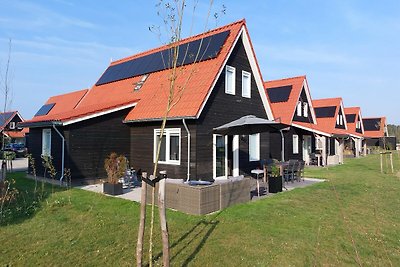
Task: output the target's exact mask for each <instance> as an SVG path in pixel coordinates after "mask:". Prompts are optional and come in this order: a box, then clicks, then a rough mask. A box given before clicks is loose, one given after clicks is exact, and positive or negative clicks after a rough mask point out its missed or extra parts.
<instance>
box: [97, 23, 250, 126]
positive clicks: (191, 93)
mask: <svg viewBox="0 0 400 267" xmlns="http://www.w3.org/2000/svg"><path fill="white" fill-rule="evenodd" d="M243 26H245V21H244V20H240V21H237V22H234V23H232V24H229V25H226V26H223V27H220V28H218V29H215V30H212V31H209V32H206V33H203V34H199V35H196V36H193V37H190V38H187V39H184V40H183V41H182V42H181V43H186V42H191V41H194V40H197V39H200V38H204V37H207V36H210V35H214V34H217V33H220V32H223V31H226V30H230V33H229V35H228V37H227V39H226V40H225V43H224V45H223V46H222V48H221V50H220V52H219V54H218V56H217V57H215V58H213V59H208V60H204V61H201V62H197V63H195V64H191V65H186V66H183V67H178V68H177V72H178V73H179V75H178V77H177V79H176V82H175V83H176V87H175V88H176V89H175V90H177V91H179V90H180V88H183V87H185V89H184V90H183V91H182V94H179V93H178V94H176V96H175V99H177V100H178V99H179V101H178V102H177V104H176V105H175V106H174V107H173V108H172V109H171V111H170V112H169V115H168V117H169V118H174V117H175V118H179V117H197V115H198V114H199V112H200V110H201V108H202V106H203V104H204V102H205V101H206V98H207V96H208V94H209V92H210V90H211V89H212V87H213V84H214V81H215V80H216V79H217V76H218V73H219V70H220V69H221V66H222V64H223V63H224V62H225V60H226V59H227V56H228V54H229V52H230V50H231V48H232V45H233V44H234V42H235V40H236V38H237V36H238V34H239V32H240V30H241V29H242V27H243ZM165 48H166V47H160V48H158V49H155V50H151V51H149V52H145V53H142V54H139V55H138V56H142V55H145V54H147V53H150V52H151V53H153V52H155V51H158V50H163V49H165ZM134 57H135V56H134ZM132 58H133V57H130V58H127V59H124V60H121V61H118V62H123V61H126V60H129V59H132ZM170 75H171V71H170V70H162V71H159V72H154V73H151V74H150V75H149V77H148V78H147V80H146V81H145V82H144V84H143V86H142V88H141V89H140V90H138V91H137V92H135V94H136V95H137V96H138V98H139V99H140V101H139V103H138V104H137V105H136V106H135V108H134V109H132V110H131V112H130V113H129V114H128V115H127V117H126V118H125V121H138V120H149V119H158V118H162V117H163V116H164V114H165V109H166V104H167V100H168V90H169V84H170V83H169V77H170ZM135 79H138V78H132V79H128V80H127V81H122V82H115V83H110V84H105V85H100V86H98V87H99V89H100V90H101V88H105V87H106V88H110V87H113V84H115V85H116V86H118V88H120V89H121V90H123V91H126V90H128V91H129V90H131V91H132V90H133V86H132V82H134V81H135ZM96 89H97V88H96Z"/></svg>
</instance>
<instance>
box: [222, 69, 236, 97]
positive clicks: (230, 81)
mask: <svg viewBox="0 0 400 267" xmlns="http://www.w3.org/2000/svg"><path fill="white" fill-rule="evenodd" d="M235 76H236V69H235V68H234V67H231V66H228V65H226V67H225V93H227V94H230V95H234V94H235V80H236V77H235Z"/></svg>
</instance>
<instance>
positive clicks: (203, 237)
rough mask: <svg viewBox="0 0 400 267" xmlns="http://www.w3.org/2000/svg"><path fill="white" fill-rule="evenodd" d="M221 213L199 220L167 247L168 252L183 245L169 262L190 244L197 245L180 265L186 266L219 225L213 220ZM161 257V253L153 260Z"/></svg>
mask: <svg viewBox="0 0 400 267" xmlns="http://www.w3.org/2000/svg"><path fill="white" fill-rule="evenodd" d="M221 213H222V211H221V212H218V213H217V214H216V215H215V216H213V217H212V218H210V219H209V220H206V219H202V220H200V221H199V222H198V223H196V224H195V225H194V226H193V227H192V228H190V229H189V230H188V231H186V232H185V233H184V234H183V235H182V236H181V237H180V238H179V239H178V240H176V241H175V242H174V243H172V244H171V245H170V247H169V249H170V251H171V250H172V249H173V248H174V247H176V246H178V245H182V244H183V245H182V248H180V249H179V250H178V251H177V252H176V253H174V255H172V257H171V258H170V262H172V261H173V260H174V259H176V258H177V257H178V256H179V255H180V254H181V253H183V252H185V250H186V249H189V246H190V245H191V244H192V243H194V242H196V243H198V244H197V246H195V247H194V248H193V249H192V251H191V253H190V254H189V255H188V256H187V258H186V259H185V260H184V262H183V263H182V266H187V265H188V264H189V263H190V262H191V261H193V259H194V258H195V257H196V255H197V254H198V253H199V252H200V251H201V249H202V248H203V247H204V245H205V243H206V242H207V240H208V238H209V237H210V236H211V234H212V233H213V232H214V230H215V228H216V227H217V225H218V224H219V221H218V220H215V219H216V218H217V217H218V216H219V215H220V214H221ZM192 234H193V235H192ZM189 252H190V251H189ZM161 257H162V252H161V253H159V254H157V255H156V256H155V257H154V258H153V260H157V259H160V258H161ZM146 266H148V265H146Z"/></svg>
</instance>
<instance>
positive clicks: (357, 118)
mask: <svg viewBox="0 0 400 267" xmlns="http://www.w3.org/2000/svg"><path fill="white" fill-rule="evenodd" d="M344 113H345V115H346V121H347V132H348V133H349V135H350V138H349V139H348V140H346V142H345V149H347V151H349V152H351V154H352V155H353V156H354V157H359V156H360V155H365V154H366V142H365V139H364V124H363V118H362V116H361V108H360V107H348V108H344Z"/></svg>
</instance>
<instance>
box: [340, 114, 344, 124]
mask: <svg viewBox="0 0 400 267" xmlns="http://www.w3.org/2000/svg"><path fill="white" fill-rule="evenodd" d="M339 121H340V125H343V115H339Z"/></svg>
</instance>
